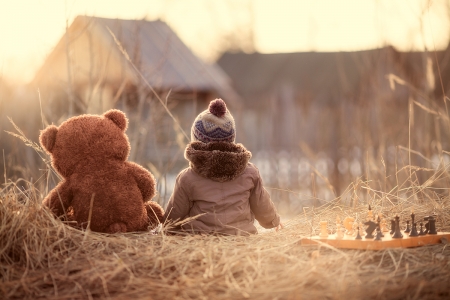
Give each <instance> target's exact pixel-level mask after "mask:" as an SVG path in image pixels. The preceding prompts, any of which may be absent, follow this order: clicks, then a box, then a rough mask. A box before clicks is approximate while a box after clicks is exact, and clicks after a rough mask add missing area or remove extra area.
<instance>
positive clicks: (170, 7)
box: [0, 0, 450, 83]
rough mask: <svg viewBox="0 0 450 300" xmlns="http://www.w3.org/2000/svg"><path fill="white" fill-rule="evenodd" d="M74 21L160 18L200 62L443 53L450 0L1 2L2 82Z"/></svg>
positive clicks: (24, 68) (32, 64)
mask: <svg viewBox="0 0 450 300" xmlns="http://www.w3.org/2000/svg"><path fill="white" fill-rule="evenodd" d="M77 15H89V16H98V17H106V18H122V19H147V20H155V19H158V18H159V19H161V20H163V21H165V22H167V23H168V24H169V26H171V28H172V29H173V30H174V31H175V32H176V33H177V34H178V36H179V37H180V38H181V39H182V40H183V41H184V42H185V43H186V45H187V46H188V47H189V48H190V49H191V50H192V51H193V52H194V53H196V54H197V55H198V56H200V57H201V58H203V59H204V60H206V61H210V62H212V61H214V60H215V59H217V58H218V56H219V55H220V54H221V53H222V51H224V50H226V49H228V48H231V49H239V48H240V49H243V50H244V51H247V52H249V51H250V52H251V51H258V52H263V53H274V52H304V51H357V50H363V49H373V48H379V47H383V46H385V45H393V46H394V47H396V48H397V49H398V50H400V51H409V50H420V51H421V50H424V49H427V50H433V49H437V50H439V49H443V48H445V47H446V46H447V44H448V41H449V36H450V22H449V20H450V0H434V1H430V0H314V1H313V0H14V1H11V0H0V41H1V45H0V77H3V78H6V79H7V80H10V81H15V82H19V83H26V82H28V81H30V80H31V79H32V78H33V76H34V74H35V72H36V71H37V69H38V68H39V67H40V66H41V65H42V63H43V61H44V60H45V58H46V56H47V55H48V54H49V53H50V52H51V51H52V49H53V47H54V46H55V45H56V43H57V42H58V40H59V39H60V38H61V37H62V36H63V34H64V31H65V28H66V25H67V24H68V25H70V23H71V22H72V21H73V19H74V18H75V17H76V16H77Z"/></svg>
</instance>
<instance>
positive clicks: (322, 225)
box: [319, 221, 328, 238]
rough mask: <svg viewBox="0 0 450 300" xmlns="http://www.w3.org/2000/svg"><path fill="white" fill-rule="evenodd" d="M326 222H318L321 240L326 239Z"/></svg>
mask: <svg viewBox="0 0 450 300" xmlns="http://www.w3.org/2000/svg"><path fill="white" fill-rule="evenodd" d="M327 224H328V222H327V221H320V234H319V236H320V237H321V238H326V237H328V229H327Z"/></svg>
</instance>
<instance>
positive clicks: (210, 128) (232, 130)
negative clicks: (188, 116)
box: [191, 99, 236, 143]
mask: <svg viewBox="0 0 450 300" xmlns="http://www.w3.org/2000/svg"><path fill="white" fill-rule="evenodd" d="M235 139H236V127H235V124H234V118H233V116H232V115H231V113H230V112H229V111H228V109H227V105H226V104H225V101H223V100H222V99H215V100H213V101H211V102H210V103H209V107H208V109H207V110H205V111H203V112H201V113H200V114H199V115H198V116H197V118H195V121H194V124H192V128H191V141H193V142H194V141H200V142H203V143H209V142H230V143H233V142H234V141H235Z"/></svg>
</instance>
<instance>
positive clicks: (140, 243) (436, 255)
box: [0, 169, 450, 299]
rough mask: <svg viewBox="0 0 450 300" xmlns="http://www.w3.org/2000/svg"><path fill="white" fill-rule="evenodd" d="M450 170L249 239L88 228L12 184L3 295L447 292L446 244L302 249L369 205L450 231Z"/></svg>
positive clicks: (0, 216) (1, 199)
mask: <svg viewBox="0 0 450 300" xmlns="http://www.w3.org/2000/svg"><path fill="white" fill-rule="evenodd" d="M445 174H446V172H445V169H441V170H440V171H436V173H434V174H432V175H431V176H430V179H431V180H433V182H429V183H428V184H427V185H426V186H425V185H424V186H414V188H413V187H412V186H411V187H397V188H398V189H400V190H401V193H397V192H398V191H397V190H392V191H390V192H389V193H383V192H380V191H376V190H373V189H371V188H370V187H369V185H368V183H365V182H357V183H355V184H352V188H349V189H348V190H347V192H348V193H350V194H352V195H353V194H355V195H356V194H361V193H362V194H364V193H366V191H367V190H368V194H369V195H370V198H368V199H366V200H365V201H364V199H359V201H358V203H359V204H358V205H355V207H351V206H348V205H345V204H344V203H343V201H342V199H335V200H334V201H331V202H329V203H326V204H325V205H323V206H321V207H318V208H314V209H305V210H304V213H302V214H301V215H298V216H297V217H295V218H293V219H291V220H289V221H287V222H286V224H285V228H284V229H282V230H280V231H278V232H275V231H274V230H260V231H261V232H260V234H258V235H255V236H251V237H238V236H233V237H227V236H199V235H194V236H192V235H186V236H183V235H180V236H174V235H168V234H167V229H168V226H167V225H165V226H164V227H163V229H162V230H161V231H160V232H159V233H154V232H143V233H128V234H114V235H106V234H100V233H95V232H92V231H80V230H77V229H74V228H72V227H70V226H68V225H67V224H65V223H63V222H62V221H60V220H58V219H55V218H54V216H53V215H52V214H51V213H50V212H49V211H48V210H47V209H46V208H44V207H42V205H41V196H40V193H39V191H36V190H35V188H34V187H33V185H31V184H29V185H28V189H24V188H23V187H20V188H19V186H18V185H16V184H14V183H9V184H8V185H6V186H5V187H4V189H3V190H1V192H0V274H1V276H0V277H1V279H0V298H2V299H23V298H28V299H38V298H46V299H93V298H111V299H245V298H250V299H301V298H313V299H314V298H320V299H362V298H364V299H368V298H377V299H378V298H379V299H399V298H409V299H438V298H442V299H448V297H449V296H450V289H449V288H448V284H449V283H450V250H449V247H448V246H447V244H439V245H434V246H426V247H419V248H411V249H386V250H381V251H361V250H345V249H336V248H333V247H331V246H327V245H322V246H300V244H299V241H300V240H301V238H302V237H306V236H309V235H311V234H317V233H318V232H319V226H318V224H319V222H318V221H319V220H327V221H328V224H329V230H330V232H333V231H334V230H335V225H334V223H335V221H336V216H340V218H341V220H342V219H343V218H345V217H346V216H352V217H356V218H357V220H358V219H362V218H365V216H366V214H367V208H368V204H369V202H370V204H371V207H372V209H373V211H374V214H375V215H376V214H377V213H378V212H381V213H382V214H383V216H384V217H386V218H389V217H392V216H393V215H395V214H399V215H400V216H401V217H402V219H404V218H407V217H408V216H409V214H410V213H411V208H413V209H414V212H415V214H416V220H418V219H419V218H422V217H424V216H426V215H429V214H430V213H436V214H437V228H438V230H439V231H450V222H449V219H450V216H449V212H448V211H449V210H448V208H449V206H450V201H449V199H450V198H449V197H448V195H446V191H444V192H443V193H442V190H439V189H436V183H437V182H438V180H439V178H442V177H443V176H446V175H445ZM409 182H411V181H409ZM352 189H353V190H352ZM439 191H440V193H438V192H439ZM397 194H403V195H407V196H406V197H404V198H399V197H397V196H396V195H397ZM93 217H94V216H93Z"/></svg>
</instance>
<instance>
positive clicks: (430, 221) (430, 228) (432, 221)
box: [424, 215, 437, 234]
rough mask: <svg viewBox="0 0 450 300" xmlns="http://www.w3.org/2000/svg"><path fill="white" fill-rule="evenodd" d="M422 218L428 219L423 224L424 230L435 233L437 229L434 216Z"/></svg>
mask: <svg viewBox="0 0 450 300" xmlns="http://www.w3.org/2000/svg"><path fill="white" fill-rule="evenodd" d="M424 219H425V221H428V222H427V223H426V224H425V228H426V232H427V233H428V234H437V231H436V219H435V218H434V216H433V215H431V216H428V217H425V218H424Z"/></svg>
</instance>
